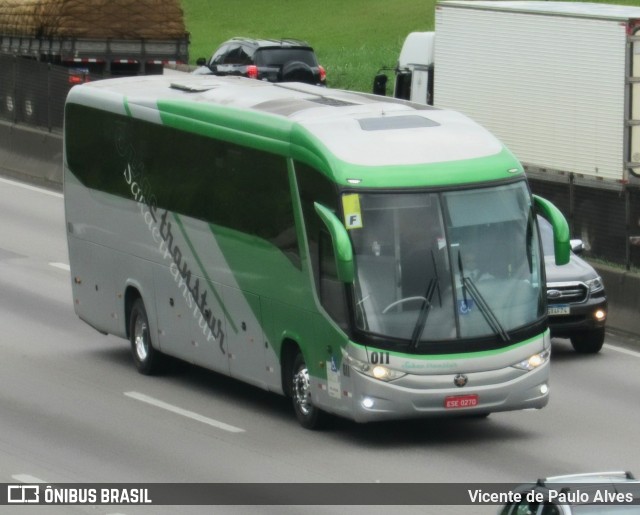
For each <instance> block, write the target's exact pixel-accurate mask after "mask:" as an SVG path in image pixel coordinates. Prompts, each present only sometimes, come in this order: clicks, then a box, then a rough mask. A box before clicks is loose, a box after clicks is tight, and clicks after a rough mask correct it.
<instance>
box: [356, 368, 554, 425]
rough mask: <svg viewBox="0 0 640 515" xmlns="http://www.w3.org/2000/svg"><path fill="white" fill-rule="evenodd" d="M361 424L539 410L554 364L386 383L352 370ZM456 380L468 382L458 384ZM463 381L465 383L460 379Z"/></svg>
mask: <svg viewBox="0 0 640 515" xmlns="http://www.w3.org/2000/svg"><path fill="white" fill-rule="evenodd" d="M352 374H353V376H352V392H353V393H352V395H353V399H352V400H353V405H352V408H353V411H352V413H353V418H354V420H355V421H356V422H374V421H380V420H392V419H407V418H427V417H447V416H461V415H462V416H464V415H471V416H473V415H486V414H488V413H493V412H498V411H512V410H520V409H540V408H543V407H544V406H546V405H547V403H548V402H549V386H548V384H549V362H547V363H545V364H544V365H541V366H540V367H538V368H536V369H534V370H530V371H528V372H525V371H522V370H515V369H514V368H513V367H509V368H508V369H502V370H496V371H487V372H476V373H470V374H466V375H464V374H455V375H441V376H412V377H411V378H410V379H409V380H404V381H392V382H384V381H380V380H377V379H373V378H371V377H369V376H366V375H364V374H361V373H358V372H355V371H353V372H352ZM457 376H464V377H465V378H466V384H465V385H464V386H460V387H458V386H456V385H455V383H454V380H455V379H456V377H457ZM458 382H460V381H458Z"/></svg>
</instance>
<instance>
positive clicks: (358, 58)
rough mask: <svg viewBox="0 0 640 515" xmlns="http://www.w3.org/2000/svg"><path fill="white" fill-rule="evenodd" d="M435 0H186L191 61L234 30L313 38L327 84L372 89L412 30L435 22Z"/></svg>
mask: <svg viewBox="0 0 640 515" xmlns="http://www.w3.org/2000/svg"><path fill="white" fill-rule="evenodd" d="M434 4H435V0H322V1H318V0H268V1H265V0H234V1H233V2H231V1H229V0H182V8H183V10H184V13H185V20H186V24H187V30H188V31H189V32H190V33H191V47H190V50H189V55H190V60H191V63H192V64H193V63H195V61H196V59H197V58H198V57H209V56H211V54H212V53H213V51H214V50H215V49H216V48H217V46H218V45H219V44H220V43H222V42H223V41H225V40H226V39H229V38H231V37H234V36H248V37H268V38H280V37H290V38H297V39H303V40H305V41H308V42H309V44H311V46H313V48H314V49H315V51H316V54H317V55H318V60H319V61H320V64H322V65H323V66H324V67H325V69H326V70H327V82H328V85H329V86H331V87H335V88H342V89H352V90H357V91H371V86H372V83H373V77H374V75H375V74H376V72H377V71H378V69H380V68H381V67H383V66H389V67H392V66H394V65H395V64H396V61H397V59H398V54H399V53H400V48H401V47H402V43H403V41H404V38H405V37H406V35H407V34H408V33H409V32H412V31H418V30H431V29H432V28H433V17H434Z"/></svg>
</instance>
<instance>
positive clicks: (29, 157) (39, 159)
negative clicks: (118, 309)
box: [0, 121, 640, 338]
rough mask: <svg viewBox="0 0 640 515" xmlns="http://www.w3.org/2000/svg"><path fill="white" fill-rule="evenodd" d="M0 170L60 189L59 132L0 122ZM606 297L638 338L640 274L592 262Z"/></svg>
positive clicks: (614, 324) (619, 324) (616, 317)
mask: <svg viewBox="0 0 640 515" xmlns="http://www.w3.org/2000/svg"><path fill="white" fill-rule="evenodd" d="M0 173H1V174H3V175H10V176H13V177H17V178H21V179H26V180H29V181H31V182H34V183H36V184H42V185H46V186H49V187H53V188H56V189H62V135H61V134H56V133H49V132H43V131H40V130H36V129H31V128H29V127H26V126H23V125H13V124H10V123H5V122H2V121H0ZM595 268H596V269H597V270H598V272H599V273H600V275H601V276H602V278H603V280H604V284H605V287H606V290H607V297H608V299H609V319H608V322H607V325H608V327H609V328H611V329H614V330H617V331H621V332H624V333H628V334H629V335H631V336H637V337H638V338H640V274H637V273H632V272H626V271H624V270H620V269H619V268H614V267H610V266H605V265H595Z"/></svg>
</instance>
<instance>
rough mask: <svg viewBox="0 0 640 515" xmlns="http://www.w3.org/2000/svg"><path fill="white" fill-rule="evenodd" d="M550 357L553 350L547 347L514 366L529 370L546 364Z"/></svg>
mask: <svg viewBox="0 0 640 515" xmlns="http://www.w3.org/2000/svg"><path fill="white" fill-rule="evenodd" d="M550 357H551V351H550V350H549V349H547V350H543V351H542V352H539V353H538V354H534V355H533V356H529V357H528V358H527V359H524V360H522V361H521V362H520V363H516V364H515V365H512V366H513V367H514V368H519V369H520V370H527V371H529V370H533V369H534V368H538V367H540V366H542V365H544V364H545V363H546V362H547V361H549V358H550Z"/></svg>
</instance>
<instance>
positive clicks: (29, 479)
mask: <svg viewBox="0 0 640 515" xmlns="http://www.w3.org/2000/svg"><path fill="white" fill-rule="evenodd" d="M11 479H15V480H16V481H19V482H20V483H46V481H45V480H44V479H40V478H38V477H35V476H30V475H29V474H14V475H13V476H11Z"/></svg>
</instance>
